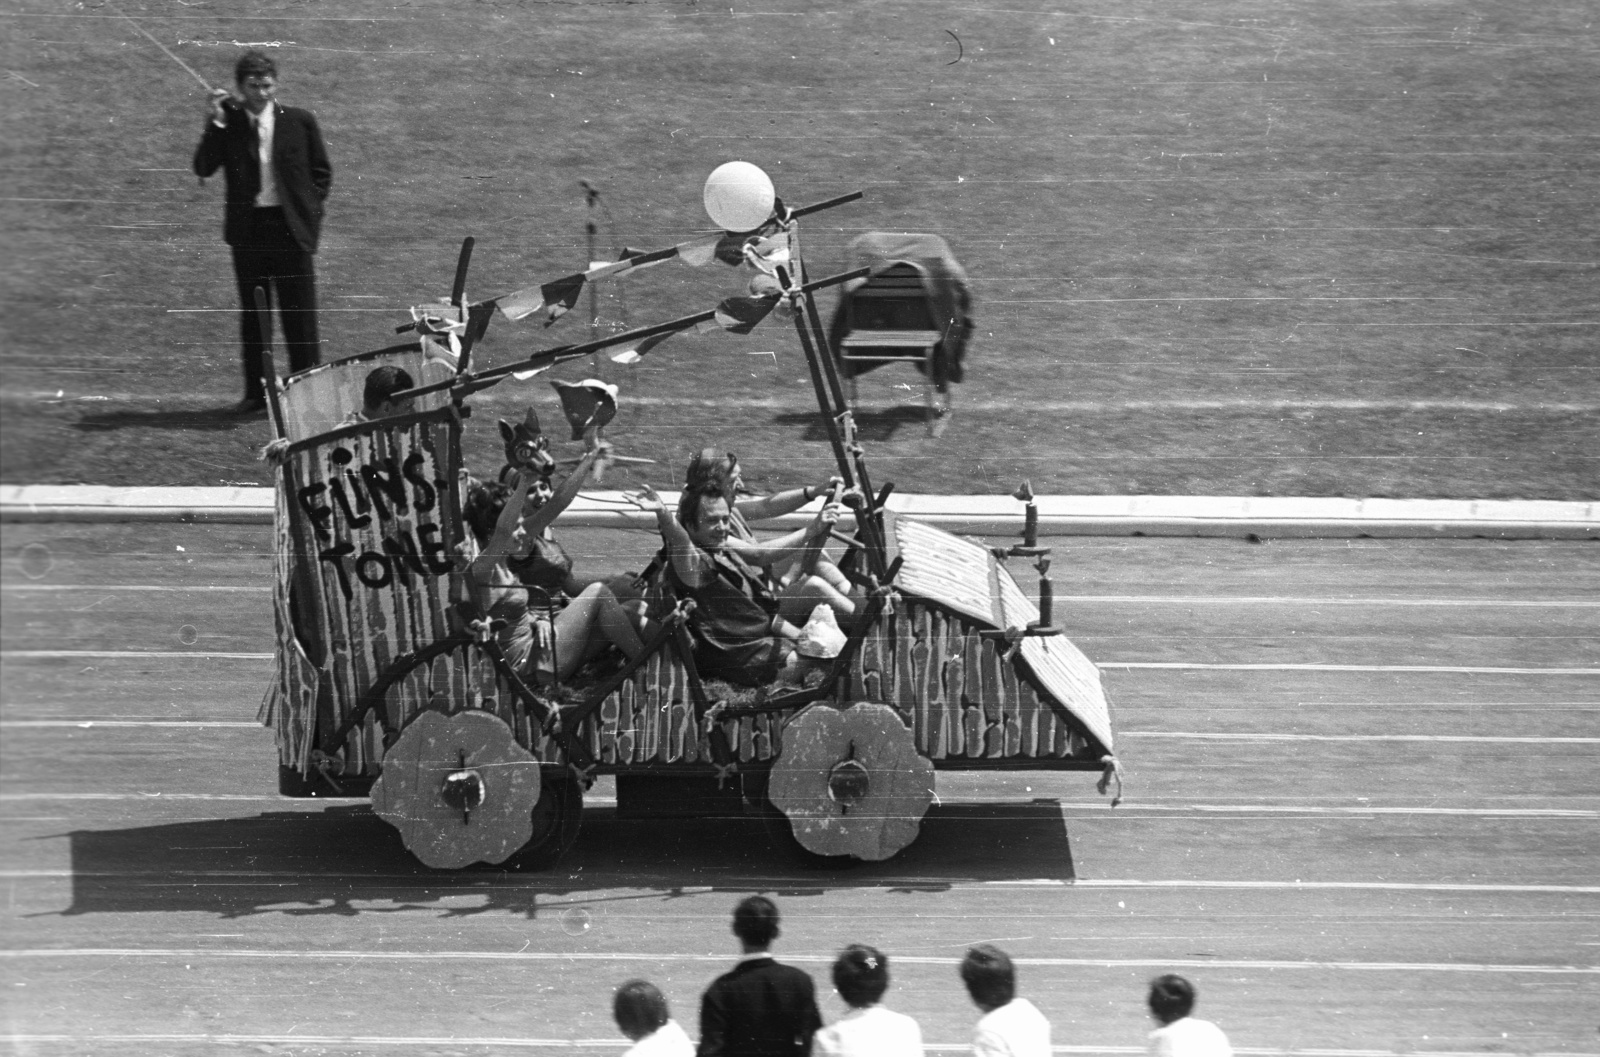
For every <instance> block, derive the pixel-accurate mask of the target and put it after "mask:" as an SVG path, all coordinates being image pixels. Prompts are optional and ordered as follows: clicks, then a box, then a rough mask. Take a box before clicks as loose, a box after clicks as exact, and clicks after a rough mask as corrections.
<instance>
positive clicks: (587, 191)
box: [578, 180, 604, 381]
mask: <svg viewBox="0 0 1600 1057" xmlns="http://www.w3.org/2000/svg"><path fill="white" fill-rule="evenodd" d="M578 186H579V187H582V188H583V198H584V201H585V202H586V203H587V204H588V206H589V213H588V217H587V219H586V221H585V222H584V225H583V229H584V231H585V233H586V234H587V235H588V247H589V256H588V257H587V258H585V262H586V263H585V264H584V269H585V270H588V269H590V268H593V267H594V265H595V259H594V244H595V236H597V235H598V234H599V233H600V227H599V225H597V224H596V223H595V222H594V210H595V207H596V206H598V205H599V204H600V192H599V191H598V190H596V188H595V186H594V184H592V183H590V182H589V181H588V180H579V181H578ZM589 328H590V330H591V331H592V332H593V333H594V334H595V336H596V337H598V336H599V334H600V292H599V290H597V289H596V288H595V284H594V283H590V284H589ZM593 366H594V372H595V375H594V376H595V377H596V378H600V354H599V353H598V352H596V353H595V355H594V365H593ZM601 380H602V381H604V379H601Z"/></svg>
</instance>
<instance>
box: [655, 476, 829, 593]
mask: <svg viewBox="0 0 1600 1057" xmlns="http://www.w3.org/2000/svg"><path fill="white" fill-rule="evenodd" d="M840 483H841V481H840V479H839V478H837V477H831V478H829V479H828V481H827V482H826V483H824V484H821V485H806V486H805V487H804V488H790V489H786V490H784V491H782V492H775V493H773V494H772V495H767V496H754V495H751V493H750V492H749V491H748V490H747V489H746V488H745V484H744V476H743V473H742V471H741V470H740V468H739V457H738V456H737V455H735V454H733V452H728V453H726V454H721V453H718V452H717V450H716V449H715V448H702V449H700V451H699V453H697V454H696V455H695V456H694V458H693V459H691V460H689V470H688V473H687V474H686V479H685V482H684V492H685V494H687V493H688V491H689V490H690V489H694V488H706V487H714V488H716V489H717V491H719V492H720V493H721V495H722V498H723V499H724V500H725V501H726V502H727V504H728V513H729V519H728V527H729V533H730V535H729V539H728V542H727V544H726V549H727V550H729V551H730V552H731V553H734V554H738V555H740V556H742V557H744V558H745V560H747V561H748V560H751V558H752V557H754V552H753V551H752V550H751V549H750V548H751V546H752V545H755V544H757V543H758V542H759V541H758V540H757V539H756V534H755V533H754V532H752V531H751V529H750V522H752V521H764V520H766V519H768V518H775V517H782V516H783V515H784V514H790V513H793V512H794V511H796V510H799V509H800V508H801V507H803V506H805V505H806V504H807V503H809V502H811V501H812V500H814V499H817V498H818V497H822V496H829V495H830V494H831V492H832V490H833V488H834V486H836V485H838V484H840ZM797 566H798V560H797V559H795V558H788V559H784V560H780V561H777V562H774V563H772V564H770V565H768V566H767V567H766V568H767V572H768V576H769V579H770V585H769V586H770V587H771V588H772V590H773V591H774V592H775V593H776V594H777V595H778V597H779V604H780V608H781V609H782V612H783V615H784V616H785V617H786V618H787V619H789V620H796V621H801V622H804V620H805V619H806V615H807V614H809V613H810V612H811V610H812V607H814V606H815V605H816V604H817V603H818V602H826V603H827V604H828V606H829V608H831V609H832V610H833V611H834V613H835V615H837V616H838V617H840V618H842V619H845V620H848V618H850V617H851V616H853V615H854V614H855V611H856V604H855V601H854V599H852V598H851V597H850V595H851V591H852V587H853V585H852V584H851V583H850V580H849V579H848V578H847V577H846V576H845V575H844V573H843V572H841V571H840V570H839V567H838V566H837V565H835V564H834V563H833V562H831V561H829V560H828V559H827V557H826V556H819V557H818V559H817V561H816V563H815V567H814V568H813V570H812V572H811V573H810V575H809V576H801V575H800V573H799V569H798V568H797Z"/></svg>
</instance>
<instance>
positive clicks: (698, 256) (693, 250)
mask: <svg viewBox="0 0 1600 1057" xmlns="http://www.w3.org/2000/svg"><path fill="white" fill-rule="evenodd" d="M722 239H723V235H722V234H721V233H720V232H718V233H717V234H715V235H707V236H706V237H705V238H702V239H695V240H694V241H693V242H680V243H678V244H677V245H676V246H674V247H673V249H675V250H677V251H678V256H679V257H680V258H681V259H682V260H683V263H685V264H687V265H689V266H690V267H693V268H704V267H705V266H706V265H708V264H710V263H711V262H712V261H714V260H716V259H717V246H718V245H719V244H720V243H721V242H722Z"/></svg>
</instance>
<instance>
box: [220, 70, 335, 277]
mask: <svg viewBox="0 0 1600 1057" xmlns="http://www.w3.org/2000/svg"><path fill="white" fill-rule="evenodd" d="M272 106H273V107H274V109H275V111H276V113H275V115H274V122H275V123H274V126H273V133H272V167H273V170H274V171H275V172H276V174H277V178H278V202H279V203H280V204H281V205H282V206H283V217H284V220H286V221H287V222H288V225H289V231H290V233H291V234H293V235H294V240H295V242H296V243H298V244H299V246H300V248H301V249H302V250H304V251H306V252H307V253H315V252H317V237H318V236H319V235H320V234H321V232H322V202H323V200H324V199H325V198H327V197H328V189H329V188H330V187H332V186H333V166H332V165H330V164H329V162H328V151H327V148H325V147H324V146H323V144H322V132H321V131H320V130H319V129H318V128H317V119H316V118H315V117H312V116H311V111H309V110H300V109H297V108H295V107H292V106H283V105H281V104H280V103H278V102H277V101H276V100H274V101H273V103H272ZM224 113H225V114H226V115H227V123H226V124H225V125H224V126H223V127H222V128H218V127H217V126H216V125H214V124H212V122H211V121H210V120H207V121H206V129H205V134H204V135H203V136H202V137H201V139H200V146H198V147H196V148H195V151H194V171H195V175H197V176H201V177H205V176H210V175H211V174H212V173H214V172H216V171H217V170H218V169H221V170H222V173H223V176H224V178H225V179H226V180H227V185H228V192H227V205H226V207H225V212H224V214H223V225H222V237H223V239H224V240H226V242H227V243H228V245H230V246H238V245H243V244H245V243H247V242H248V241H249V239H250V210H252V209H253V208H255V200H256V195H257V194H259V193H260V191H261V163H260V161H259V159H258V158H257V152H258V150H259V144H258V143H257V140H256V128H255V123H254V122H253V121H251V120H250V115H249V114H248V113H247V112H246V111H245V110H243V109H242V108H239V107H228V108H227V109H226V110H225V111H224Z"/></svg>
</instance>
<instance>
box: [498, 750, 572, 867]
mask: <svg viewBox="0 0 1600 1057" xmlns="http://www.w3.org/2000/svg"><path fill="white" fill-rule="evenodd" d="M582 816H583V789H582V788H581V787H580V786H579V785H578V782H577V779H575V778H573V777H572V775H570V774H565V775H562V776H560V777H549V776H547V777H546V778H545V779H544V786H543V788H542V789H541V790H540V793H539V802H538V803H537V804H535V805H534V806H533V836H532V837H530V838H529V839H528V843H526V844H524V845H523V846H522V847H521V848H520V849H518V850H517V851H516V852H514V853H513V854H512V855H511V857H510V858H509V859H507V860H506V861H505V862H504V863H503V864H502V866H503V867H504V868H505V869H507V870H548V869H550V868H551V867H552V866H554V865H555V864H556V863H557V862H559V861H560V860H561V857H562V856H563V855H565V854H566V853H567V851H568V850H569V849H570V848H571V847H572V845H573V843H574V842H575V841H576V840H577V839H578V826H579V824H580V823H581V822H582V820H583V818H582Z"/></svg>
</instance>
